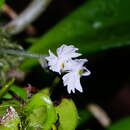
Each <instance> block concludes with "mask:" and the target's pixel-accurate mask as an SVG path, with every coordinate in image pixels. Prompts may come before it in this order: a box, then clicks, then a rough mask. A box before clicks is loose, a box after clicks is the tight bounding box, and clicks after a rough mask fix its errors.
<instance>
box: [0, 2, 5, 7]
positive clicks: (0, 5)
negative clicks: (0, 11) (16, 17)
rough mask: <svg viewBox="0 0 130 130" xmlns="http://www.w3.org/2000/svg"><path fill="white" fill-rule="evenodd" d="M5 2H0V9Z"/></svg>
mask: <svg viewBox="0 0 130 130" xmlns="http://www.w3.org/2000/svg"><path fill="white" fill-rule="evenodd" d="M4 2H5V0H0V8H1V7H2V5H3V4H4Z"/></svg>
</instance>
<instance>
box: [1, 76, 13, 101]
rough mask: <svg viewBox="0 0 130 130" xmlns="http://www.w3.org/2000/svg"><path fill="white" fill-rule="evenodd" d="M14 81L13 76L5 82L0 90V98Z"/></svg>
mask: <svg viewBox="0 0 130 130" xmlns="http://www.w3.org/2000/svg"><path fill="white" fill-rule="evenodd" d="M14 81H15V78H13V79H12V80H10V81H9V82H8V83H7V84H5V85H4V86H3V87H2V89H1V90H0V99H1V98H2V97H3V96H4V95H5V93H6V92H8V90H9V88H10V87H11V85H12V84H13V83H14Z"/></svg>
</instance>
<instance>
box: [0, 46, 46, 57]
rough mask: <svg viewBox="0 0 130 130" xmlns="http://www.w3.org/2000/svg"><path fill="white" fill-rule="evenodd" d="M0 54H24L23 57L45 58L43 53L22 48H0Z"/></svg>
mask: <svg viewBox="0 0 130 130" xmlns="http://www.w3.org/2000/svg"><path fill="white" fill-rule="evenodd" d="M0 54H9V55H16V56H24V57H32V58H38V59H39V58H45V57H46V56H45V55H41V54H32V53H29V52H26V51H23V50H15V49H10V48H0Z"/></svg>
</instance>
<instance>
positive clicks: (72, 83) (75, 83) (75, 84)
mask: <svg viewBox="0 0 130 130" xmlns="http://www.w3.org/2000/svg"><path fill="white" fill-rule="evenodd" d="M86 62H87V60H86V59H76V60H70V61H69V62H67V64H66V66H65V68H64V70H65V71H66V72H68V73H67V74H65V75H64V76H63V78H62V79H63V84H64V86H67V90H68V93H71V91H72V92H73V93H75V89H77V90H78V91H80V92H83V89H82V86H81V83H80V77H81V76H88V75H90V71H89V70H88V69H87V68H86V67H84V66H83V65H84V64H85V63H86Z"/></svg>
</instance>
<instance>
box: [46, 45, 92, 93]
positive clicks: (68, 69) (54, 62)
mask: <svg viewBox="0 0 130 130" xmlns="http://www.w3.org/2000/svg"><path fill="white" fill-rule="evenodd" d="M76 51H78V48H75V47H74V46H73V45H62V46H61V47H59V48H58V49H57V56H56V55H55V54H54V53H53V52H52V51H51V50H49V56H48V57H46V60H47V61H48V66H49V69H50V70H52V71H54V72H57V73H59V74H60V75H61V74H62V73H63V74H64V75H63V77H62V79H63V84H64V86H67V90H68V93H71V92H73V93H75V89H77V90H78V91H80V92H83V89H82V86H81V83H80V77H82V76H88V75H90V73H91V72H90V71H89V70H88V69H87V68H86V67H85V66H84V64H85V63H86V62H87V61H88V60H87V59H77V57H79V56H81V54H80V53H77V52H76Z"/></svg>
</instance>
